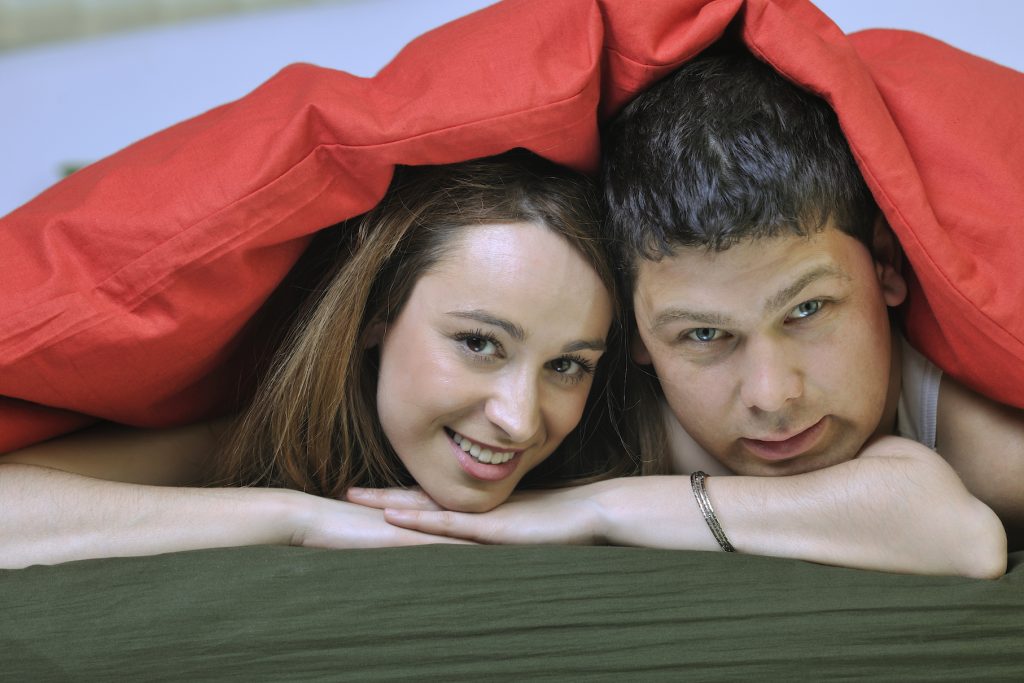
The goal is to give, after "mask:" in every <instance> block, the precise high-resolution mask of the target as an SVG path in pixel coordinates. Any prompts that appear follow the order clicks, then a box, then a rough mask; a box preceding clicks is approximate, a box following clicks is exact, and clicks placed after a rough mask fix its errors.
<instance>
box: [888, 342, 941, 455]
mask: <svg viewBox="0 0 1024 683" xmlns="http://www.w3.org/2000/svg"><path fill="white" fill-rule="evenodd" d="M900 339H901V341H902V351H903V361H902V366H903V368H902V375H903V388H902V390H901V391H900V401H899V408H898V409H897V410H898V412H897V415H896V419H897V428H898V430H899V434H900V436H903V437H906V438H908V439H913V440H914V441H917V442H918V443H922V444H924V445H925V446H927V447H928V448H932V449H934V448H935V429H936V423H937V421H938V412H939V383H940V381H941V380H942V370H940V369H939V368H938V367H937V366H936V365H935V364H934V363H932V362H931V361H929V360H928V359H927V358H925V357H924V356H922V355H921V354H920V353H919V352H918V351H917V349H915V348H914V347H912V346H911V345H910V344H909V343H908V342H907V340H906V339H903V338H902V337H901V338H900Z"/></svg>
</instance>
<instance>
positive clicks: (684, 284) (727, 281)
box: [633, 235, 859, 313]
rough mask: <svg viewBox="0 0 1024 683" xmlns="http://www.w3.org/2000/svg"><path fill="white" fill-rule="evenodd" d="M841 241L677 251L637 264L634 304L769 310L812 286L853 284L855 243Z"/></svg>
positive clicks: (818, 238)
mask: <svg viewBox="0 0 1024 683" xmlns="http://www.w3.org/2000/svg"><path fill="white" fill-rule="evenodd" d="M843 237H844V238H846V240H844V239H841V238H840V239H836V238H835V237H834V236H831V235H815V236H812V237H811V238H804V237H798V236H792V237H786V238H771V239H760V240H751V241H748V242H741V243H740V244H737V245H735V246H733V247H730V248H729V249H725V250H722V251H711V250H708V249H705V248H703V247H679V248H677V249H676V250H675V251H674V252H673V253H672V254H671V255H668V256H664V257H663V258H661V259H658V260H651V259H643V260H641V261H639V262H638V263H637V266H636V270H635V272H636V277H635V280H634V283H635V284H634V292H633V294H634V300H635V302H636V304H637V307H638V309H639V308H640V307H643V308H645V309H647V310H648V312H650V313H653V312H655V311H654V310H652V309H659V308H662V307H664V306H671V305H674V306H677V307H680V306H681V307H684V308H686V309H688V310H689V309H693V310H697V309H700V310H703V311H705V312H710V310H711V309H713V304H714V302H716V301H721V300H730V301H733V302H734V301H736V299H739V301H740V303H742V304H743V306H744V308H749V307H751V306H755V307H756V308H757V309H765V310H770V309H774V308H777V307H778V306H781V305H784V304H785V303H787V302H788V300H789V299H790V298H791V297H792V296H795V295H796V294H798V293H799V292H800V291H801V290H803V289H804V288H806V287H807V286H809V285H810V284H811V283H813V282H816V281H819V280H823V279H828V278H837V279H841V280H846V281H850V280H852V276H851V275H850V269H849V268H848V267H847V263H848V260H849V259H848V257H849V251H850V250H851V249H857V248H859V243H856V242H855V241H854V244H851V243H850V242H849V241H848V240H851V239H852V238H849V237H848V236H846V235H843Z"/></svg>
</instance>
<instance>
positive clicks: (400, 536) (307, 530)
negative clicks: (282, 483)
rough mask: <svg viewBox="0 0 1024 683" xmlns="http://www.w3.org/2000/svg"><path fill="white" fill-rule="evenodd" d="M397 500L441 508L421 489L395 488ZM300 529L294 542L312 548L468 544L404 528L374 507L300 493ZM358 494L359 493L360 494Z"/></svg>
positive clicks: (411, 505) (414, 506)
mask: <svg viewBox="0 0 1024 683" xmlns="http://www.w3.org/2000/svg"><path fill="white" fill-rule="evenodd" d="M390 493H391V494H392V498H393V499H394V500H395V501H400V502H401V503H402V505H403V506H407V507H409V508H410V509H416V510H439V509H440V508H438V506H437V505H436V504H434V502H433V501H432V500H430V499H429V498H427V496H426V495H424V494H423V493H420V492H419V491H413V490H402V489H393V490H391V491H390ZM295 495H296V500H295V503H296V506H297V508H298V513H297V516H296V531H295V534H294V535H293V537H292V542H291V543H292V545H298V546H305V547H309V548H380V547H389V546H405V545H424V544H428V543H468V541H464V540H461V539H457V538H448V537H446V536H434V535H431V534H430V533H422V532H420V531H415V530H409V529H403V528H400V527H397V526H394V525H392V524H388V522H387V521H386V520H385V519H384V511H383V510H380V509H376V508H374V507H372V506H365V505H359V504H356V503H355V502H346V501H338V500H330V499H327V498H319V497H316V496H311V495H309V494H304V493H297V492H296V494H295ZM356 495H357V496H358V494H356Z"/></svg>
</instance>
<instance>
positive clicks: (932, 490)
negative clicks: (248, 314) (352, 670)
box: [0, 53, 1024, 577]
mask: <svg viewBox="0 0 1024 683" xmlns="http://www.w3.org/2000/svg"><path fill="white" fill-rule="evenodd" d="M605 154H606V156H605V161H604V178H603V182H604V185H605V194H606V200H607V201H606V203H607V208H608V216H607V218H606V221H605V225H603V226H602V225H601V220H600V217H599V216H598V215H597V214H596V209H595V207H596V206H597V205H598V204H599V202H598V201H597V200H596V198H595V196H594V195H593V192H594V190H593V188H592V187H591V185H590V183H589V181H587V180H586V179H584V178H581V177H577V176H575V175H574V174H572V173H569V172H567V171H564V170H562V169H558V168H556V167H554V166H552V165H550V164H548V163H546V162H543V161H541V160H539V159H537V158H536V157H532V156H530V155H528V154H525V153H512V154H508V155H503V156H502V157H499V158H494V159H488V160H479V161H475V162H467V163H463V164H456V165H453V166H447V167H434V168H406V169H400V170H399V172H398V173H396V176H395V179H394V181H393V183H392V186H391V188H390V190H389V192H388V195H387V196H386V197H385V198H384V200H383V201H382V202H381V203H380V205H378V206H377V207H376V208H375V209H374V210H373V211H371V212H370V213H368V214H366V215H365V216H362V217H360V218H359V219H357V220H354V221H350V223H349V224H348V225H346V226H343V227H342V228H341V229H340V230H337V231H335V233H336V234H335V236H334V240H335V245H336V248H335V250H334V251H332V252H331V253H330V256H331V260H332V261H333V263H334V267H333V268H331V269H330V271H329V272H328V273H327V274H326V275H325V276H324V279H323V281H322V284H321V286H320V287H319V288H318V289H317V290H316V295H315V296H314V297H313V298H312V300H311V301H310V304H309V306H308V307H307V310H306V311H305V312H304V313H303V314H301V315H300V316H299V317H298V318H297V319H296V321H295V322H294V324H293V325H292V328H291V331H290V333H289V335H288V336H287V338H286V339H285V340H284V341H283V342H282V343H281V345H280V347H279V350H278V352H277V353H276V354H275V356H274V361H273V364H272V366H271V368H270V369H269V370H268V371H267V372H266V373H265V374H264V377H263V380H262V382H261V385H260V388H259V390H258V391H257V393H256V396H255V398H254V399H253V400H252V402H251V403H250V405H249V406H248V407H247V408H246V409H245V410H244V411H243V412H242V414H241V415H239V416H237V417H236V418H233V419H232V420H230V421H222V422H218V423H214V424H208V425H195V426H191V427H186V428H182V429H178V430H171V431H162V432H153V431H149V432H145V431H131V432H128V431H118V430H107V431H102V430H94V431H92V432H88V433H82V434H79V435H75V436H72V437H67V438H64V439H58V440H54V441H51V442H48V443H44V444H41V445H38V446H35V447H32V448H29V449H25V450H23V451H19V452H15V453H12V454H8V455H7V456H3V457H0V501H2V503H0V505H2V506H3V515H2V522H0V524H2V529H0V547H2V550H0V560H2V564H3V565H4V566H8V567H15V566H25V565H28V564H33V563H53V562H61V561H66V560H71V559H82V558H90V557H105V556H120V555H140V554H150V553H159V552H169V551H175V550H186V549H193V548H205V547H220V546H234V545H247V544H297V545H307V546H316V547H333V548H346V547H369V546H383V545H403V544H414V543H436V542H486V543H611V544H622V545H644V546H656V547H668V548H689V549H702V550H714V549H723V550H727V551H733V550H735V551H739V552H747V553H757V554H764V555H775V556H782V557H794V558H801V559H806V560H811V561H816V562H823V563H829V564H838V565H845V566H852V567H862V568H871V569H882V570H889V571H901V572H917V573H942V574H962V575H967V576H979V577H992V576H999V575H1001V574H1002V573H1003V571H1005V564H1006V533H1005V531H1004V527H1003V523H1004V522H1005V523H1006V524H1007V525H1008V526H1012V525H1019V524H1021V522H1022V520H1024V487H1022V486H1021V484H1020V483H1021V481H1022V479H1024V417H1022V415H1021V413H1020V412H1019V411H1015V410H1011V409H1008V408H1006V407H1003V406H999V405H996V404H993V403H991V402H990V401H988V400H986V399H984V398H983V397H980V396H978V395H976V394H973V393H971V392H970V391H969V390H967V389H965V388H964V387H961V386H959V385H958V384H957V383H956V382H954V381H953V380H951V379H949V378H947V377H942V376H941V373H939V371H938V370H937V369H936V368H935V367H934V366H932V365H931V364H930V363H928V361H927V360H925V359H924V358H923V357H921V356H920V355H919V354H917V352H915V351H914V350H913V349H912V348H911V347H909V346H908V345H907V344H906V343H905V342H904V341H902V339H901V337H900V335H899V331H898V329H897V328H896V326H894V325H893V323H892V320H893V316H892V315H891V311H893V310H894V309H895V307H897V306H899V304H900V303H901V302H902V301H903V298H904V297H905V293H906V287H905V284H904V281H903V278H902V275H901V264H900V253H899V245H898V244H897V242H896V240H895V238H894V237H893V235H892V233H891V231H890V230H889V228H888V227H887V225H886V224H885V221H884V219H883V218H882V217H881V215H880V213H879V211H878V209H877V208H876V206H875V205H874V202H873V201H872V198H871V195H870V193H869V191H868V190H867V188H866V186H865V184H864V182H863V180H862V178H861V176H860V174H859V171H858V170H857V166H856V164H855V162H854V160H853V158H852V156H851V155H850V152H849V150H848V147H847V145H846V143H845V140H844V139H843V137H842V134H841V131H840V129H839V126H838V123H837V121H836V118H835V116H834V114H833V113H832V112H831V110H830V109H829V108H828V107H827V105H825V104H824V103H823V102H822V101H820V100H818V99H817V98H815V97H813V96H811V95H809V94H807V93H804V92H803V91H801V90H800V89H798V88H796V87H795V86H793V85H791V84H789V83H787V82H786V81H785V80H783V79H782V78H781V77H779V76H777V75H776V74H775V73H774V72H772V71H771V69H769V68H768V67H766V66H764V65H761V64H760V63H759V62H757V61H756V60H754V59H753V58H751V57H750V56H749V55H745V54H728V53H708V54H707V55H705V56H703V57H700V58H698V59H696V60H694V61H693V62H690V63H689V64H687V65H685V66H684V67H683V68H682V69H681V70H680V71H679V72H677V73H676V74H675V75H673V76H672V77H670V78H668V79H666V80H665V81H664V82H662V83H660V84H659V85H657V86H655V87H654V88H652V89H651V90H650V91H648V92H647V93H645V94H643V95H641V96H640V97H639V98H638V99H637V100H636V101H634V102H633V103H632V104H631V105H629V106H628V107H627V108H626V109H625V110H624V111H623V113H622V114H621V115H620V116H619V117H618V119H616V120H615V121H614V122H612V124H611V126H610V128H609V130H608V138H607V142H606V152H605ZM609 245H610V246H612V247H613V251H614V252H615V253H614V255H612V256H609V255H608V254H607V253H606V251H605V248H606V247H608V246H609ZM613 264H616V265H613ZM617 269H618V270H619V272H620V273H621V274H622V275H623V277H622V278H621V279H622V280H623V281H624V282H623V283H622V284H623V290H624V291H622V292H621V297H620V292H619V291H618V290H617V287H618V286H619V284H617V277H616V276H615V273H616V270H617ZM620 301H621V302H626V303H627V304H628V305H623V304H621V303H619V302H620ZM620 306H621V310H620ZM623 321H628V322H623ZM627 356H630V357H631V358H632V363H633V364H631V361H629V360H627ZM211 463H212V466H211V465H210V464H211ZM630 474H644V475H650V476H640V477H632V476H625V475H630ZM721 475H733V476H721ZM520 484H522V486H521V487H520ZM517 487H519V488H520V489H529V490H518V491H516V490H515V489H516V488H517ZM554 487H560V488H554ZM553 488H554V490H552V489H553ZM1001 520H1002V521H1001Z"/></svg>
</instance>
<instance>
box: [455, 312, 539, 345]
mask: <svg viewBox="0 0 1024 683" xmlns="http://www.w3.org/2000/svg"><path fill="white" fill-rule="evenodd" d="M448 315H450V316H452V317H454V318H463V319H465V320H475V321H476V322H478V323H483V324H484V325H493V326H495V327H500V328H501V329H503V330H505V332H507V333H508V335H509V336H510V337H512V338H513V339H515V340H516V341H523V340H525V339H526V332H525V331H524V330H523V328H522V327H521V326H519V325H516V324H515V323H514V322H512V321H510V320H505V319H504V318H499V317H498V316H496V315H492V314H490V313H488V312H487V311H482V310H480V309H473V310H471V311H448Z"/></svg>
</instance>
